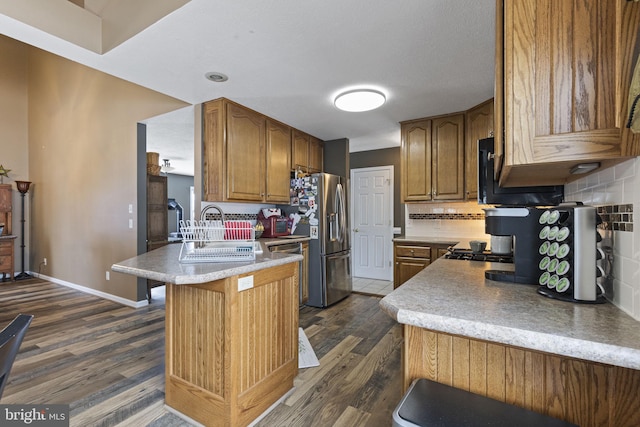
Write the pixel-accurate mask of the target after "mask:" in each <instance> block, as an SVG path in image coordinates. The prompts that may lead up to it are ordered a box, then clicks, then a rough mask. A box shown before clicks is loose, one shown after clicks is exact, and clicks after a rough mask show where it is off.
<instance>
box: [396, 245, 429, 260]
mask: <svg viewBox="0 0 640 427" xmlns="http://www.w3.org/2000/svg"><path fill="white" fill-rule="evenodd" d="M396 256H399V257H412V258H427V259H430V258H431V247H429V246H396Z"/></svg>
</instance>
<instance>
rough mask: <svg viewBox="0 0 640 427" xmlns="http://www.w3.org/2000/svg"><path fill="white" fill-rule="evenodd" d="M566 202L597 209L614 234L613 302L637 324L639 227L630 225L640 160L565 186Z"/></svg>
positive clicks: (639, 193) (638, 199)
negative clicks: (577, 202)
mask: <svg viewBox="0 0 640 427" xmlns="http://www.w3.org/2000/svg"><path fill="white" fill-rule="evenodd" d="M565 199H566V200H567V201H581V202H583V203H584V204H586V205H591V206H595V207H597V208H598V212H599V214H600V215H601V217H602V219H603V225H605V226H606V228H608V229H610V230H613V298H612V302H613V303H614V304H615V305H617V306H618V307H620V308H621V309H622V310H624V311H625V312H627V313H629V314H630V315H631V316H633V317H634V318H635V319H636V320H640V227H638V225H637V224H636V225H635V227H634V224H633V219H634V218H633V217H634V215H633V213H634V211H637V209H638V203H640V158H637V159H631V160H627V161H625V162H624V163H620V164H619V165H616V166H613V167H610V168H608V169H604V170H602V171H599V172H596V173H594V174H591V175H589V176H587V177H585V178H582V179H580V180H578V181H575V182H572V183H570V184H567V185H566V186H565Z"/></svg>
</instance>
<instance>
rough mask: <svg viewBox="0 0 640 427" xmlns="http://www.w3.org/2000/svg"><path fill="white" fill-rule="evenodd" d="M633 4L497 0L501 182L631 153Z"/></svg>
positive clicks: (530, 181) (541, 178)
mask: <svg viewBox="0 0 640 427" xmlns="http://www.w3.org/2000/svg"><path fill="white" fill-rule="evenodd" d="M500 3H501V1H500V2H498V6H499V7H500ZM639 7H640V5H638V4H637V3H636V2H629V1H625V0H594V1H588V2H587V1H583V0H563V1H549V0H547V1H538V0H504V10H503V11H504V16H503V19H504V23H503V25H504V36H503V37H504V40H503V43H504V55H505V56H504V88H503V91H504V115H505V117H504V119H505V129H504V131H505V138H504V143H505V145H504V165H503V167H502V171H501V176H500V183H501V184H502V185H509V186H516V185H534V184H563V183H565V182H566V181H568V180H570V179H571V177H572V175H571V174H570V170H571V168H572V167H573V166H575V165H576V164H579V163H585V162H595V161H599V162H602V164H603V165H607V163H609V164H611V162H613V163H615V161H620V157H622V156H625V155H630V154H633V155H638V153H639V152H640V149H639V148H638V146H637V144H629V145H627V143H628V141H625V139H624V138H623V135H625V134H626V135H629V133H628V132H627V131H626V130H625V128H624V123H625V116H626V114H627V95H628V90H629V84H630V81H631V80H630V72H631V69H632V66H633V64H632V61H633V58H634V51H633V49H634V45H635V43H636V39H637V33H638V27H639V23H640V16H639ZM632 152H633V153H632ZM532 172H533V173H532ZM574 178H575V176H574Z"/></svg>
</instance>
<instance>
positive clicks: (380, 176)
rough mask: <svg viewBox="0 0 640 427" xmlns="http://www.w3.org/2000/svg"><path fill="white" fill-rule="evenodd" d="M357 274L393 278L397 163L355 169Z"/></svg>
mask: <svg viewBox="0 0 640 427" xmlns="http://www.w3.org/2000/svg"><path fill="white" fill-rule="evenodd" d="M351 206H352V209H351V212H352V215H353V217H352V221H351V224H352V227H351V235H352V237H353V239H352V240H351V241H352V242H353V245H352V258H353V275H354V276H355V277H366V278H370V279H380V280H393V268H392V256H393V244H392V238H393V237H392V236H393V166H380V167H372V168H362V169H352V170H351Z"/></svg>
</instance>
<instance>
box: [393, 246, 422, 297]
mask: <svg viewBox="0 0 640 427" xmlns="http://www.w3.org/2000/svg"><path fill="white" fill-rule="evenodd" d="M393 259H394V266H395V268H394V271H393V288H394V289H395V288H397V287H398V286H400V285H402V284H403V283H404V282H406V281H407V280H409V279H411V278H412V277H413V276H415V275H416V274H418V273H419V272H421V271H422V270H424V268H425V267H427V266H428V265H429V264H431V246H429V245H428V244H422V243H413V242H412V243H394V245H393Z"/></svg>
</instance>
